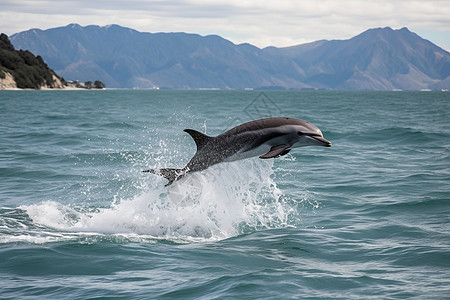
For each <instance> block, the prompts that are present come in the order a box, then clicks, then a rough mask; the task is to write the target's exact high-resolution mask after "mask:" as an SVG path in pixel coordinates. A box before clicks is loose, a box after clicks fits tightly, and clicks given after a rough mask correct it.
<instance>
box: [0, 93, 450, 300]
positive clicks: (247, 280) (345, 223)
mask: <svg viewBox="0 0 450 300" xmlns="http://www.w3.org/2000/svg"><path fill="white" fill-rule="evenodd" d="M449 111H450V94H449V93H446V92H325V91H324V92H293V91H292V92H287V91H286V92H275V91H274V92H265V93H260V92H257V91H241V92H238V91H129V90H125V91H122V90H116V91H114V90H111V91H109V90H107V91H2V92H0V282H1V284H0V298H2V299H24V298H27V299H28V298H47V299H93V298H128V299H152V298H161V299H177V298H181V299H215V298H217V299H327V298H333V299H445V298H447V299H448V297H449V296H448V295H450V252H449V249H450V225H449V224H450V157H449V154H450V153H449V152H450V151H449V150H450V113H449ZM278 115H283V116H291V117H297V118H301V119H305V120H307V121H310V122H311V123H313V124H315V125H317V126H318V127H319V128H320V129H321V130H322V131H323V133H324V136H325V138H327V139H328V140H330V141H331V142H332V143H333V146H332V147H331V148H322V147H320V148H319V147H306V148H297V149H294V150H293V151H291V152H290V153H289V154H288V155H286V156H284V157H281V158H279V159H276V160H270V161H268V160H260V159H258V158H254V159H248V160H244V161H239V162H233V163H223V164H219V165H216V166H213V167H211V168H209V169H207V170H205V171H202V172H199V173H195V174H192V175H191V176H187V177H186V178H184V179H182V180H180V181H179V182H176V183H175V184H174V185H173V186H171V187H169V188H166V187H164V184H165V180H164V179H162V178H159V177H157V176H156V175H152V174H145V173H141V172H140V171H141V170H143V169H146V168H158V167H159V168H160V167H182V166H184V165H185V164H186V163H187V161H188V160H189V159H190V158H191V157H192V155H193V154H194V152H195V144H194V142H193V141H192V139H191V138H190V137H189V136H188V135H187V134H186V133H184V132H183V131H182V130H183V129H184V128H193V129H197V130H201V131H204V132H207V133H208V134H210V135H217V134H219V133H221V132H223V131H224V130H226V129H229V128H231V127H232V126H234V125H237V124H239V123H242V122H245V121H248V120H251V119H257V118H260V117H266V116H278Z"/></svg>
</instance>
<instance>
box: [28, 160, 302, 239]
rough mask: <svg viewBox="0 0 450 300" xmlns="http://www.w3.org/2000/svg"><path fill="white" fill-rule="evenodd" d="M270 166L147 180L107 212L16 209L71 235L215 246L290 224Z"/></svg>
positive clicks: (243, 164)
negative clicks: (174, 179)
mask: <svg viewBox="0 0 450 300" xmlns="http://www.w3.org/2000/svg"><path fill="white" fill-rule="evenodd" d="M272 165H273V162H272V161H261V160H258V159H249V160H244V161H239V162H233V163H223V164H218V165H215V166H212V167H210V168H208V169H207V170H204V171H202V172H196V173H193V174H190V175H189V176H186V177H184V178H182V179H181V180H179V181H177V182H175V183H174V184H172V185H171V186H169V187H164V184H165V180H164V179H163V178H161V177H158V176H156V175H150V176H151V178H148V179H149V180H148V181H147V183H148V186H147V187H146V189H145V190H144V191H143V192H141V193H139V194H138V195H136V196H134V197H131V198H130V199H120V200H115V201H114V202H113V203H112V204H111V205H110V206H109V207H96V208H94V209H74V208H71V207H69V206H66V205H63V204H60V203H57V202H54V201H46V202H42V203H39V204H34V205H28V206H21V207H20V208H21V209H23V210H24V211H25V212H26V213H27V214H28V216H29V217H30V218H31V219H32V221H33V222H34V223H36V224H40V225H41V226H46V227H49V228H52V229H54V230H57V231H59V232H67V233H68V234H69V233H70V234H71V236H73V235H74V234H75V235H79V234H83V233H85V234H95V233H96V234H100V235H116V236H129V237H130V238H131V239H133V238H135V237H136V236H141V237H144V238H150V239H164V240H169V241H174V242H191V241H217V240H222V239H226V238H229V237H233V236H236V235H239V234H245V233H250V232H254V231H256V230H263V229H269V228H280V227H286V226H291V225H295V224H294V223H295V220H297V217H298V216H297V213H298V209H297V207H295V205H293V203H292V201H289V199H286V197H285V196H284V197H283V195H282V192H281V191H280V190H279V189H278V187H277V185H276V184H275V182H274V180H273V175H274V174H273V170H272ZM70 234H69V235H70Z"/></svg>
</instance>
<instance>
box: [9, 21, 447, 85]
mask: <svg viewBox="0 0 450 300" xmlns="http://www.w3.org/2000/svg"><path fill="white" fill-rule="evenodd" d="M29 33H30V32H29V31H25V32H21V33H18V34H15V35H12V36H11V41H12V43H13V44H14V45H15V46H16V48H22V49H29V50H31V51H32V52H34V53H37V54H39V55H41V56H42V57H43V58H44V59H45V61H46V62H47V64H48V65H49V66H51V67H52V68H53V69H54V70H55V71H56V72H57V73H58V74H60V75H61V76H64V78H66V79H68V80H79V81H86V80H89V78H98V79H99V80H101V81H103V82H105V84H106V85H107V86H109V87H128V88H134V87H136V88H152V87H168V88H176V89H180V88H181V89H185V88H222V89H229V88H232V89H243V88H258V87H269V88H270V87H283V88H294V89H302V88H308V89H314V88H320V89H350V90H353V89H370V90H391V89H408V90H410V89H413V90H414V89H416V90H418V89H429V88H432V89H433V88H441V87H442V88H447V89H448V88H449V87H448V86H447V85H448V84H449V83H450V78H447V77H449V76H450V54H449V53H448V52H447V51H445V50H443V49H441V48H439V47H437V46H436V45H434V44H432V43H431V42H429V41H427V40H424V39H422V38H421V37H420V36H418V35H417V34H415V33H413V32H411V31H409V29H408V28H407V27H403V28H401V29H392V28H391V27H379V28H373V29H369V30H366V31H364V32H363V33H361V34H359V35H357V36H355V37H353V38H351V39H348V40H320V41H315V42H312V43H308V44H303V45H296V46H291V47H283V48H276V47H266V48H264V49H260V48H258V47H255V46H253V45H250V44H247V43H244V44H239V45H235V44H234V43H232V42H231V41H229V40H226V39H224V38H222V37H220V36H218V35H208V36H200V35H198V34H188V33H183V32H177V33H145V32H139V31H136V30H134V29H130V28H126V27H121V26H120V25H117V24H110V25H106V26H102V27H100V26H97V25H89V26H85V27H82V26H80V25H79V24H69V25H67V26H65V27H59V28H52V29H48V30H44V31H37V30H36V31H33V34H29Z"/></svg>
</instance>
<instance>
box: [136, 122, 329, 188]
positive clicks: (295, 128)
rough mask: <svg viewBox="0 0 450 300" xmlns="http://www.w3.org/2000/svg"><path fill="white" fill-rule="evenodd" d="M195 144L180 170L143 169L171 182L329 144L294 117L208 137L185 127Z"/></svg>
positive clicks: (315, 130) (310, 125) (247, 125)
mask: <svg viewBox="0 0 450 300" xmlns="http://www.w3.org/2000/svg"><path fill="white" fill-rule="evenodd" d="M184 131H185V132H187V133H188V134H190V136H191V137H192V138H193V139H194V142H195V144H196V145H197V152H196V153H195V155H194V156H193V157H192V158H191V160H190V161H189V162H188V164H187V165H186V166H185V167H184V168H182V169H174V168H169V169H159V170H155V169H149V170H144V171H142V172H149V173H153V174H157V175H160V176H163V177H164V178H166V179H167V180H168V181H169V182H168V183H167V184H166V186H168V185H171V184H172V183H173V182H174V181H175V180H178V179H180V178H182V177H183V176H185V175H186V174H188V173H192V172H198V171H202V170H205V169H207V168H208V167H210V166H212V165H215V164H218V163H221V162H230V161H236V160H241V159H245V158H250V157H255V156H259V158H261V159H269V158H277V157H280V156H283V155H286V154H287V153H289V151H291V149H292V148H296V147H304V146H324V147H330V146H331V142H329V141H328V140H326V139H325V138H324V137H323V134H322V132H321V131H320V129H319V128H317V127H316V126H315V125H313V124H311V123H309V122H307V121H304V120H300V119H296V118H288V117H274V118H265V119H259V120H254V121H250V122H247V123H244V124H241V125H238V126H236V127H234V128H232V129H230V130H228V131H226V132H224V133H222V134H219V135H218V136H215V137H213V136H208V135H206V134H204V133H202V132H200V131H197V130H194V129H185V130H184Z"/></svg>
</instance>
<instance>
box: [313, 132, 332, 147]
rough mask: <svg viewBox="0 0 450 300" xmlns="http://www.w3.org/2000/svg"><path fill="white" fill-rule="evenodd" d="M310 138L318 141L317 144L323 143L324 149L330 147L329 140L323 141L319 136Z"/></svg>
mask: <svg viewBox="0 0 450 300" xmlns="http://www.w3.org/2000/svg"><path fill="white" fill-rule="evenodd" d="M310 137H312V138H313V139H315V140H316V141H319V142H321V143H323V145H322V146H324V147H331V142H330V141H329V140H327V139H324V138H323V137H321V136H318V135H311V136H310Z"/></svg>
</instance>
